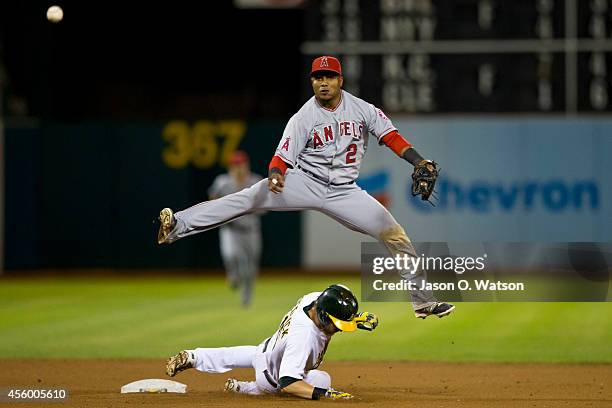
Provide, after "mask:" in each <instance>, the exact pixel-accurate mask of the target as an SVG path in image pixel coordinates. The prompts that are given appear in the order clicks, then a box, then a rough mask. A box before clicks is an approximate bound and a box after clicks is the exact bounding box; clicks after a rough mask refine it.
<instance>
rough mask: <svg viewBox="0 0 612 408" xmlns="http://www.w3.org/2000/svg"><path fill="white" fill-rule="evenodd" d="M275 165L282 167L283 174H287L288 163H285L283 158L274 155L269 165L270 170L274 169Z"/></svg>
mask: <svg viewBox="0 0 612 408" xmlns="http://www.w3.org/2000/svg"><path fill="white" fill-rule="evenodd" d="M275 167H278V168H279V169H280V171H281V173H282V174H283V176H284V175H285V172H286V171H287V163H285V162H284V161H283V159H281V158H280V157H278V156H274V157H273V158H272V160H270V165H269V166H268V170H272V169H273V168H275Z"/></svg>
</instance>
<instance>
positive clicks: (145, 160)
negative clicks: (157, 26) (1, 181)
mask: <svg viewBox="0 0 612 408" xmlns="http://www.w3.org/2000/svg"><path fill="white" fill-rule="evenodd" d="M283 127H284V124H283V123H282V122H254V123H248V124H247V123H246V122H244V121H208V120H200V121H172V122H166V123H153V122H151V123H148V122H147V123H108V122H84V123H68V124H62V123H42V124H33V125H23V124H13V125H12V126H9V128H8V129H7V132H6V192H7V194H6V230H5V237H6V241H5V244H6V245H5V249H6V268H7V269H35V268H91V267H105V268H164V267H172V268H176V267H186V268H193V267H195V268H200V267H201V268H220V267H221V266H222V263H221V260H220V257H219V243H218V234H217V232H216V231H214V232H209V233H203V234H199V235H198V236H196V237H193V238H190V239H188V240H183V241H180V242H178V243H176V244H173V245H170V246H163V247H159V246H158V245H157V244H156V242H155V241H156V234H157V230H156V228H155V226H154V225H153V223H152V222H153V220H154V219H155V218H156V217H157V214H158V213H159V210H160V209H161V208H163V207H172V208H175V209H182V208H186V207H188V206H191V205H193V204H196V203H198V202H200V201H203V200H205V199H207V197H206V190H207V189H208V187H209V186H210V184H211V183H212V181H213V179H214V177H215V176H216V175H217V174H219V173H221V172H224V171H225V163H226V162H227V158H228V157H229V154H230V153H231V152H232V151H233V150H234V149H236V148H241V149H245V150H247V151H248V152H250V155H251V162H252V167H253V170H254V171H256V172H258V173H260V174H264V175H265V174H267V166H268V162H269V160H270V157H271V155H272V154H273V153H274V150H275V149H276V145H277V143H278V140H279V138H280V135H281V133H282V130H283ZM262 225H263V230H264V243H263V247H264V253H263V259H262V262H263V265H265V266H271V267H277V266H278V267H280V266H298V265H299V260H300V248H301V244H300V239H301V234H300V233H299V230H300V214H299V213H274V214H269V215H267V216H266V217H264V218H263V222H262ZM279 236H282V237H283V238H282V241H283V245H282V248H281V249H280V250H274V247H275V245H276V246H278V237H279Z"/></svg>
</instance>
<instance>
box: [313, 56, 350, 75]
mask: <svg viewBox="0 0 612 408" xmlns="http://www.w3.org/2000/svg"><path fill="white" fill-rule="evenodd" d="M317 71H331V72H335V73H336V74H338V75H342V66H341V65H340V61H338V58H335V57H330V56H329V55H324V56H322V57H318V58H315V60H314V61H312V69H311V70H310V74H311V75H312V74H314V73H315V72H317Z"/></svg>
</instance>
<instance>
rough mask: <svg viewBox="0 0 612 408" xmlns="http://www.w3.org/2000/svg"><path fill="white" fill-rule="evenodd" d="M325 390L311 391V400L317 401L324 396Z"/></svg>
mask: <svg viewBox="0 0 612 408" xmlns="http://www.w3.org/2000/svg"><path fill="white" fill-rule="evenodd" d="M326 393H327V390H326V389H325V388H319V387H314V388H313V390H312V399H313V400H318V399H319V398H321V397H322V396H325V394H326Z"/></svg>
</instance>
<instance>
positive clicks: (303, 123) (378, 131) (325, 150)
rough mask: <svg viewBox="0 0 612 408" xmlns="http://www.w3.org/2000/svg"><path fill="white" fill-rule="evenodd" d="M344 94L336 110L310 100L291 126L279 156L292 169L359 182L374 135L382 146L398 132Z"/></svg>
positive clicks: (338, 180)
mask: <svg viewBox="0 0 612 408" xmlns="http://www.w3.org/2000/svg"><path fill="white" fill-rule="evenodd" d="M341 92H342V93H341V100H340V103H339V104H338V106H337V107H336V108H335V109H333V110H331V109H327V108H324V107H323V106H321V105H320V104H319V102H318V101H317V99H316V98H315V97H314V96H313V97H312V98H310V99H309V100H308V101H307V102H306V103H305V104H304V106H302V108H301V109H300V110H299V111H298V112H297V113H296V114H295V115H293V116H292V117H291V119H289V122H287V126H286V127H285V131H284V132H283V137H282V139H281V141H280V143H279V145H278V148H277V149H276V153H275V154H276V155H277V156H279V157H280V158H282V159H283V160H284V161H285V162H286V163H288V164H290V165H291V166H293V167H296V166H299V167H301V168H303V169H304V170H306V171H307V172H311V173H314V174H315V175H316V176H317V177H318V178H320V179H323V180H326V181H329V182H330V183H334V184H340V183H346V182H350V181H354V180H356V179H357V177H358V176H359V168H360V166H361V161H362V160H363V157H364V155H365V152H366V150H367V148H368V136H369V135H370V134H372V135H373V136H374V137H376V139H377V140H378V142H379V143H380V141H381V139H382V138H383V137H384V136H385V135H386V134H388V133H390V132H392V131H394V130H397V129H396V127H395V126H393V123H391V120H389V118H387V117H386V116H385V114H384V113H383V112H382V111H381V110H380V109H378V108H376V107H375V106H374V105H372V104H370V103H368V102H366V101H364V100H363V99H359V98H357V97H356V96H353V95H351V94H350V93H348V92H346V91H344V90H343V91H341Z"/></svg>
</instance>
